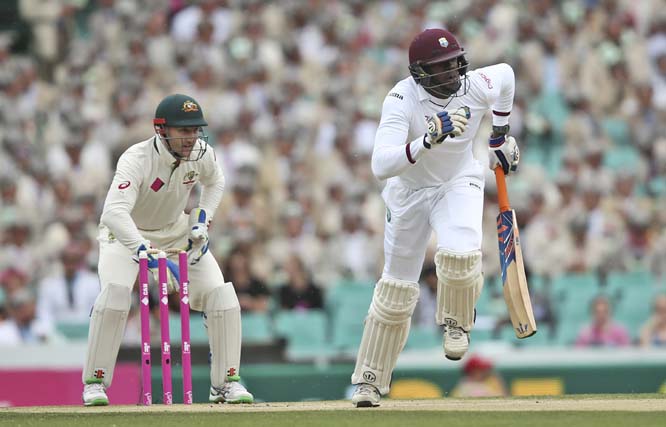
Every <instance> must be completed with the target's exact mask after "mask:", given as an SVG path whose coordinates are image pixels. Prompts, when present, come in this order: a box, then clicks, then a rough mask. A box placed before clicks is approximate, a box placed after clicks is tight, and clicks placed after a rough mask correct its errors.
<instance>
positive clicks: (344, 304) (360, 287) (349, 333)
mask: <svg viewBox="0 0 666 427" xmlns="http://www.w3.org/2000/svg"><path fill="white" fill-rule="evenodd" d="M373 291H374V284H373V283H368V282H342V283H339V284H338V285H336V286H335V287H334V288H332V289H331V290H330V292H329V294H328V296H327V301H326V306H327V309H328V311H329V314H330V316H331V320H332V328H333V329H332V343H333V346H334V347H335V348H338V349H339V350H341V351H354V352H355V351H356V347H358V344H359V343H360V342H361V336H362V335H363V319H365V316H366V314H367V312H368V307H369V306H370V302H371V301H372V293H373Z"/></svg>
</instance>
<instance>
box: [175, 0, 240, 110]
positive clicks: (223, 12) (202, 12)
mask: <svg viewBox="0 0 666 427" xmlns="http://www.w3.org/2000/svg"><path fill="white" fill-rule="evenodd" d="M192 3H193V4H192V5H191V6H188V7H186V8H184V9H182V10H181V11H179V12H178V13H176V15H175V16H174V17H173V23H172V26H171V34H172V35H173V37H174V39H175V40H177V41H191V40H193V39H194V38H195V36H196V32H197V29H198V28H199V24H200V23H201V22H204V20H205V19H209V20H210V22H211V25H212V27H213V36H212V37H213V40H214V41H215V43H218V44H221V43H222V42H224V41H225V40H226V39H227V38H228V37H229V34H230V33H231V31H232V30H233V29H234V26H233V20H234V19H233V13H232V11H231V10H229V9H228V8H226V7H225V6H226V1H223V0H196V1H194V2H192ZM204 105H205V104H204Z"/></svg>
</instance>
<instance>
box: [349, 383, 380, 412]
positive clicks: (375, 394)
mask: <svg viewBox="0 0 666 427" xmlns="http://www.w3.org/2000/svg"><path fill="white" fill-rule="evenodd" d="M381 398H382V395H381V394H380V393H379V390H378V389H377V387H375V386H374V385H372V384H365V383H362V384H359V385H357V386H356V390H354V394H353V395H352V398H351V401H352V403H353V404H354V406H356V407H357V408H372V407H375V406H379V400H380V399H381Z"/></svg>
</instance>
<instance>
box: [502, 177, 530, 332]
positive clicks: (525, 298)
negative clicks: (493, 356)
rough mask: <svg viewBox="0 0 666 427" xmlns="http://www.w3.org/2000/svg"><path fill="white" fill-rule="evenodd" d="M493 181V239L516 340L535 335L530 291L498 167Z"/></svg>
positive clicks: (512, 215) (512, 212)
mask: <svg viewBox="0 0 666 427" xmlns="http://www.w3.org/2000/svg"><path fill="white" fill-rule="evenodd" d="M495 180H496V182H497V200H498V203H499V209H500V212H499V215H497V237H498V239H499V256H500V265H501V267H502V286H503V288H504V301H506V305H507V308H508V309H509V316H510V317H511V323H512V324H513V330H514V332H515V333H516V337H518V338H527V337H531V336H532V335H534V334H536V332H537V327H536V322H535V321H534V313H533V311H532V301H531V300H530V292H529V290H528V289H527V278H526V277H525V264H523V251H522V249H521V247H520V235H519V233H518V222H517V221H516V212H515V211H514V210H513V209H511V206H510V205H509V196H508V194H507V191H506V182H505V181H504V171H503V170H502V168H501V167H499V166H498V167H497V168H495Z"/></svg>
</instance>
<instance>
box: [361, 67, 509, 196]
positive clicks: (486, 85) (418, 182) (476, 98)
mask: <svg viewBox="0 0 666 427" xmlns="http://www.w3.org/2000/svg"><path fill="white" fill-rule="evenodd" d="M467 78H468V80H469V82H468V83H469V87H468V90H467V93H466V94H464V95H460V96H457V97H453V98H447V99H439V98H436V97H434V96H431V95H430V94H428V93H427V92H426V91H425V90H424V89H423V88H422V87H421V86H420V85H418V84H417V83H416V82H415V81H414V79H413V78H412V77H411V76H410V77H408V78H406V79H403V80H401V81H399V82H398V83H397V84H396V85H395V86H394V87H393V89H391V90H390V91H389V93H388V95H387V96H386V99H385V100H384V105H383V107H382V117H381V121H380V123H379V128H378V129H377V134H376V136H375V145H374V149H373V153H372V171H373V173H374V174H375V176H376V177H377V178H379V179H388V178H392V179H398V180H400V182H401V183H402V184H403V185H405V186H407V187H408V188H412V189H418V188H424V187H433V186H437V185H440V184H442V183H444V182H446V181H449V180H450V179H452V178H454V177H457V176H461V175H464V174H466V173H471V172H470V171H471V170H472V169H473V168H474V157H473V155H472V143H473V140H474V137H475V135H476V133H477V131H478V130H479V125H480V124H481V119H482V118H483V115H484V114H485V113H486V112H487V111H492V113H493V125H497V126H503V125H506V124H507V123H508V122H509V113H510V112H511V108H512V106H513V94H514V88H515V78H514V74H513V69H512V68H511V66H509V65H508V64H497V65H492V66H489V67H485V68H479V69H476V70H473V71H469V72H468V73H467ZM463 86H464V84H463ZM463 90H464V87H461V88H460V90H459V93H462V92H463ZM463 106H467V107H469V109H470V112H471V118H470V119H469V122H468V128H467V130H466V131H465V132H464V133H463V134H462V135H461V136H459V137H457V138H450V137H447V138H446V139H445V140H444V142H443V143H441V144H433V145H432V148H431V149H430V150H428V149H426V148H425V147H424V146H423V136H424V135H425V133H426V117H428V116H434V115H436V114H437V113H438V112H440V111H443V110H453V109H456V108H459V107H463ZM475 173H476V172H475ZM393 177H395V178H393Z"/></svg>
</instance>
